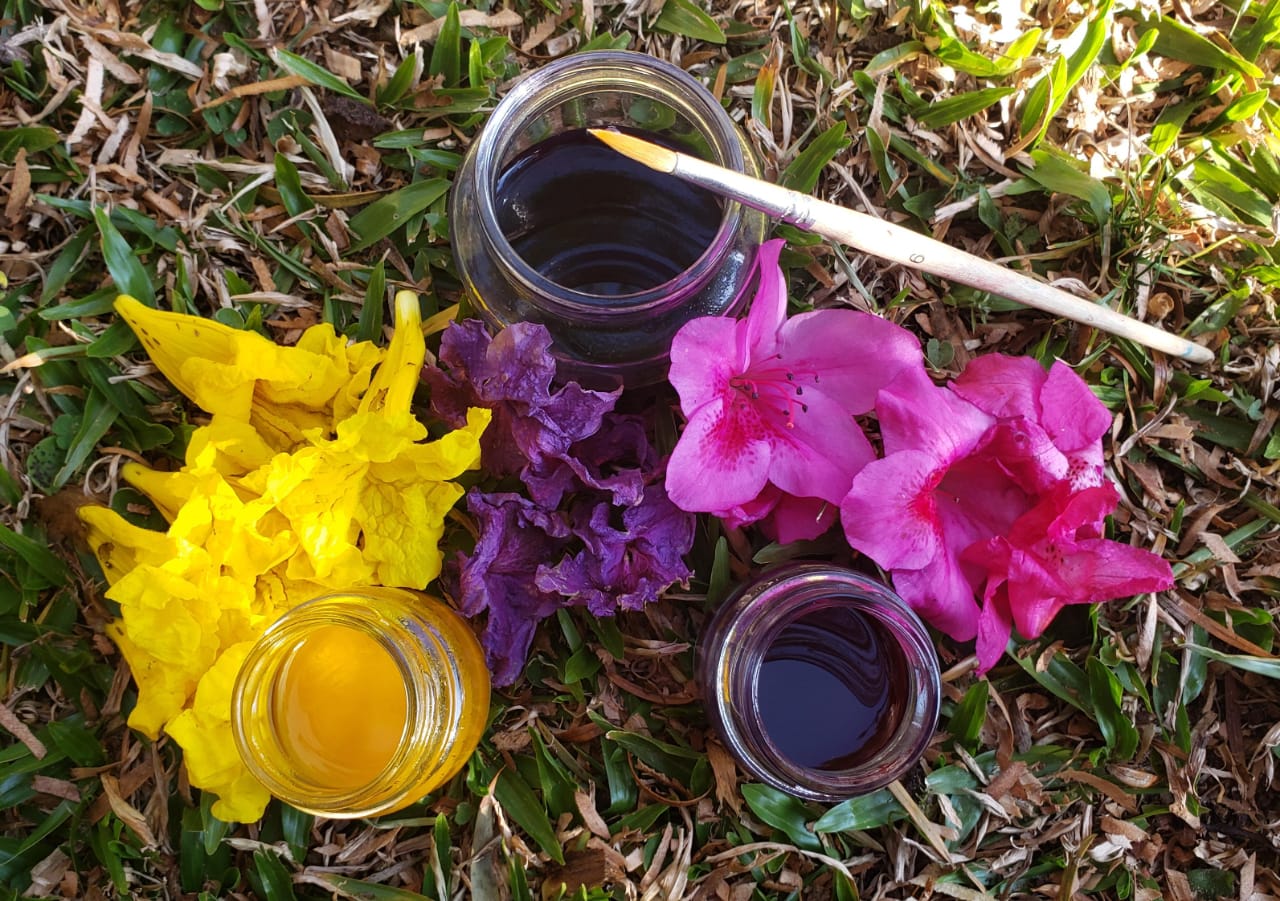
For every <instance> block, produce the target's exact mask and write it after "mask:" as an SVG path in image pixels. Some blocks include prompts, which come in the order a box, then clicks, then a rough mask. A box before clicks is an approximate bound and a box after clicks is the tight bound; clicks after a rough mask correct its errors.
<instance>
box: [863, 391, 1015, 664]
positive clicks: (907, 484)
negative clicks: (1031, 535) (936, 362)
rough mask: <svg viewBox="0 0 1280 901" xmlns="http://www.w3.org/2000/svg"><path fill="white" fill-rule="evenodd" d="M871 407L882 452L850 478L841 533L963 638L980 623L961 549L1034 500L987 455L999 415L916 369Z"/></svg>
mask: <svg viewBox="0 0 1280 901" xmlns="http://www.w3.org/2000/svg"><path fill="white" fill-rule="evenodd" d="M876 412H877V415H878V416H879V419H880V430H881V434H882V435H883V438H884V452H885V456H884V457H883V458H882V459H879V460H875V461H873V462H871V463H868V464H867V465H866V467H864V468H863V469H862V471H861V472H859V473H858V474H857V475H856V476H855V477H854V479H853V484H852V487H851V488H850V490H849V492H848V494H847V496H846V497H845V498H844V501H843V503H842V504H841V505H840V518H841V522H842V523H843V525H844V532H845V536H846V538H848V540H849V544H850V545H851V546H852V547H854V548H855V549H857V550H859V551H861V552H862V553H864V554H866V555H867V556H869V557H870V558H871V559H873V560H875V561H876V563H878V564H880V566H882V567H884V568H885V569H887V570H890V571H891V572H892V574H893V585H894V588H895V589H896V590H897V592H898V594H899V595H901V596H902V598H903V600H905V601H906V602H907V603H908V604H910V605H911V606H912V608H914V609H915V610H916V612H917V613H919V614H920V615H921V617H923V618H924V619H925V620H926V621H928V622H929V623H930V624H932V625H933V626H935V627H937V628H938V629H941V630H942V631H943V632H946V633H947V634H948V635H950V636H951V637H953V638H955V639H957V640H959V641H967V640H968V639H970V638H973V637H974V635H975V634H976V633H977V628H978V612H979V611H978V604H977V600H976V598H975V594H974V591H975V588H976V587H977V584H978V576H979V572H978V569H977V567H965V566H964V565H963V564H962V562H961V559H960V554H961V552H962V551H964V549H965V548H967V547H969V546H970V545H971V544H974V543H975V542H980V541H986V540H987V539H989V538H991V537H993V536H996V535H1003V534H1005V533H1006V532H1007V531H1008V530H1009V528H1010V527H1011V526H1012V525H1013V523H1014V521H1015V520H1017V518H1018V517H1019V516H1021V515H1022V514H1023V513H1025V512H1026V511H1027V510H1029V509H1030V508H1031V506H1032V501H1031V498H1030V497H1029V496H1028V494H1027V492H1026V491H1025V490H1023V488H1022V487H1021V486H1020V485H1019V484H1018V483H1017V481H1016V480H1015V479H1014V478H1013V477H1011V476H1010V474H1009V473H1008V472H1007V471H1006V470H1005V469H1004V468H1003V467H1002V466H1001V465H1000V462H999V460H998V459H996V458H994V457H992V456H991V455H990V454H989V453H987V448H988V444H989V442H990V440H991V437H992V435H993V433H994V432H995V428H996V425H997V420H996V419H995V418H994V417H993V416H991V415H989V414H987V413H984V412H983V411H982V410H979V409H978V408H977V407H975V406H974V405H973V404H971V403H969V402H968V401H966V400H964V399H963V398H961V397H959V396H957V395H956V394H954V393H953V392H951V391H949V390H947V389H946V388H939V387H937V386H936V385H934V384H933V382H932V381H930V379H929V377H928V375H926V374H925V373H924V372H923V371H915V370H908V371H906V372H904V373H903V374H902V375H900V376H899V378H898V379H897V380H896V381H895V382H894V383H893V384H892V385H890V386H889V387H888V388H886V389H885V390H883V391H881V392H880V396H879V399H878V400H877V402H876Z"/></svg>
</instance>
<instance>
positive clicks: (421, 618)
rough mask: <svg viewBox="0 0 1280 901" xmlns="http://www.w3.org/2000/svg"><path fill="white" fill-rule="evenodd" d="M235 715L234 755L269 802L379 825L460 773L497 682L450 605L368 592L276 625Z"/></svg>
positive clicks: (312, 606)
mask: <svg viewBox="0 0 1280 901" xmlns="http://www.w3.org/2000/svg"><path fill="white" fill-rule="evenodd" d="M231 703H232V709H231V725H232V729H233V731H234V734H235V741H236V747H237V749H238V750H239V752H240V756H241V758H242V759H243V760H244V762H245V765H246V766H247V767H248V768H249V770H250V772H252V773H253V775H254V776H255V777H256V778H257V779H258V781H260V782H261V783H262V784H263V785H264V786H265V787H266V788H267V790H268V791H269V792H271V794H273V795H275V796H276V797H277V798H280V799H282V800H284V801H287V802H288V803H289V804H292V805H293V806H294V807H297V808H298V809H300V810H307V811H310V812H312V813H317V814H321V815H323V816H329V817H362V816H373V815H376V814H381V813H387V812H390V811H393V810H397V809H399V808H401V807H405V806H407V805H409V804H412V803H413V802H415V801H417V800H419V799H420V798H422V797H423V796H424V795H426V794H427V793H428V792H430V791H432V790H434V789H436V788H438V787H440V786H441V785H443V784H444V783H445V782H447V781H448V780H449V779H451V778H452V777H453V776H454V774H456V773H457V772H458V771H459V770H460V769H461V768H462V766H463V764H465V763H466V761H467V759H468V758H469V757H470V756H471V753H472V752H473V751H474V750H475V748H476V745H477V744H478V743H479V741H480V737H481V735H482V734H483V732H484V727H485V723H486V722H487V720H488V714H489V672H488V669H487V668H486V667H485V663H484V654H483V651H482V650H481V648H480V644H479V642H478V641H476V638H475V635H474V634H473V633H472V632H471V629H470V627H469V626H468V625H467V623H466V621H465V620H463V619H462V617H460V616H459V615H458V614H457V613H455V612H454V611H453V610H451V609H450V608H449V607H447V606H446V605H445V604H444V603H443V602H441V601H438V600H436V599H434V598H430V597H427V596H425V595H420V594H417V593H414V592H409V591H402V590H399V589H391V588H360V589H355V590H352V591H349V592H345V593H341V594H334V595H330V596H326V597H321V598H317V599H315V600H313V601H308V602H307V603H305V604H300V605H299V606H297V607H295V608H294V609H292V610H290V611H289V612H287V613H285V614H284V616H282V617H281V618H280V619H278V620H277V621H276V622H275V623H274V624H273V625H272V626H271V627H270V628H269V629H268V630H267V632H266V633H265V634H264V635H263V636H262V638H261V639H259V640H258V642H257V643H256V644H255V645H254V646H253V648H252V649H251V650H250V651H249V655H248V657H246V658H245V662H244V664H243V665H242V666H241V668H240V673H239V675H238V676H237V679H236V684H235V688H234V693H233V695H232V702H231Z"/></svg>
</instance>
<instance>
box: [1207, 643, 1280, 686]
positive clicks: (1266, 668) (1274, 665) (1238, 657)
mask: <svg viewBox="0 0 1280 901" xmlns="http://www.w3.org/2000/svg"><path fill="white" fill-rule="evenodd" d="M1183 647H1184V648H1187V649H1188V650H1192V651H1195V652H1196V653H1197V654H1200V655H1201V656H1203V657H1206V658H1207V659H1209V660H1216V661H1217V662H1218V663H1225V664H1227V665H1228V666H1234V667H1235V668H1236V669H1239V670H1244V671H1245V672H1246V673H1256V674H1257V675H1259V676H1266V677H1267V678H1268V679H1280V657H1254V656H1252V655H1249V654H1224V653H1223V652H1222V651H1215V650H1214V649H1213V648H1208V647H1204V646H1203V645H1198V644H1185V645H1183Z"/></svg>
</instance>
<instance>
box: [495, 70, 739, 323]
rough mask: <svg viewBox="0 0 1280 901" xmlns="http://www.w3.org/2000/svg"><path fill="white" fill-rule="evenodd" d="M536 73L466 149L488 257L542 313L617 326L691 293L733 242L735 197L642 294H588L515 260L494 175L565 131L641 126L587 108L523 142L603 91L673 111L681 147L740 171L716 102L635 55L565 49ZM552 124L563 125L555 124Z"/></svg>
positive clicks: (680, 75) (691, 82) (735, 144)
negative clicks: (623, 316) (674, 267)
mask: <svg viewBox="0 0 1280 901" xmlns="http://www.w3.org/2000/svg"><path fill="white" fill-rule="evenodd" d="M536 74H537V80H536V83H535V82H534V81H533V80H531V79H529V78H526V79H525V80H523V81H521V82H520V83H519V84H517V85H516V86H515V87H514V88H512V90H511V91H510V92H509V93H508V94H507V95H506V96H505V97H504V98H503V99H502V101H501V102H500V103H499V104H498V106H497V107H496V108H495V109H494V111H493V114H492V115H491V116H490V118H489V121H488V122H487V123H486V124H485V126H484V128H483V129H482V130H481V133H480V136H479V138H478V139H477V143H476V145H475V148H474V155H475V159H476V169H475V177H476V183H477V186H478V191H477V197H476V198H475V201H476V208H477V212H478V215H479V217H480V220H481V224H482V227H483V228H482V230H483V233H484V234H485V236H486V240H487V241H488V242H489V243H490V246H491V251H492V255H493V257H494V259H496V260H497V261H499V263H500V265H502V266H504V267H506V268H507V270H508V274H509V276H510V277H511V278H512V279H513V280H514V281H516V282H517V283H519V284H520V285H521V287H522V289H523V293H524V294H525V295H527V299H528V301H529V302H530V303H532V304H533V305H535V306H538V307H542V308H543V309H544V311H545V312H554V313H558V314H561V315H563V314H571V315H575V316H579V317H582V318H584V319H587V320H594V319H597V318H603V317H607V319H608V321H610V322H613V323H617V322H618V321H619V320H618V315H619V313H630V314H641V313H645V312H648V311H652V310H655V309H661V308H665V307H667V306H670V305H673V304H678V303H679V302H681V301H682V300H683V299H684V298H685V297H686V296H691V295H692V294H693V293H694V292H695V291H696V290H697V288H698V287H700V286H701V285H702V284H704V283H705V282H706V281H707V280H709V279H711V278H713V277H714V276H715V275H716V273H717V272H718V271H719V269H720V266H721V263H722V260H723V258H724V256H725V254H726V253H728V252H729V251H730V249H731V247H732V243H733V238H734V235H735V233H736V232H737V230H738V228H739V225H740V221H741V218H742V215H743V211H742V207H741V205H740V204H738V203H737V202H734V201H730V200H727V199H724V200H722V201H721V216H720V222H719V225H718V227H717V229H716V232H715V235H714V237H713V238H712V239H711V242H710V244H708V245H707V246H706V247H705V248H703V249H702V251H701V252H700V253H699V255H698V257H697V258H696V259H695V260H693V262H692V263H690V264H689V265H688V266H687V267H686V268H685V269H684V270H683V271H681V272H679V273H677V274H676V275H674V276H672V277H671V278H669V279H667V280H666V281H663V282H662V283H660V284H656V285H653V286H651V287H647V288H644V289H643V290H638V291H633V292H628V293H616V294H614V293H609V294H597V293H592V292H590V291H583V290H579V289H576V288H572V287H568V286H566V285H563V284H561V283H560V282H557V281H554V280H552V279H550V278H547V277H546V276H545V275H543V274H542V273H541V272H539V271H538V270H537V269H536V268H534V266H532V265H530V264H529V263H528V262H527V261H526V260H525V259H524V258H523V257H521V256H520V254H519V252H518V251H517V250H516V249H515V248H514V247H513V246H512V244H511V242H510V241H509V240H508V238H507V235H506V234H505V233H504V231H503V229H502V227H501V224H500V222H499V215H498V205H497V197H496V195H497V186H498V180H499V178H500V177H501V175H502V173H503V171H504V169H505V167H506V166H507V164H509V163H510V162H511V160H512V158H514V156H516V154H517V153H519V152H520V151H522V150H524V149H527V148H528V147H530V146H533V145H535V144H538V143H541V141H542V140H544V139H546V138H549V137H552V136H554V135H556V134H561V133H563V132H564V131H567V130H569V129H570V128H572V129H579V128H596V127H601V128H605V127H611V126H622V127H630V128H639V129H645V128H646V123H645V122H643V121H634V120H629V121H623V120H621V119H619V118H617V117H614V116H611V115H610V116H606V115H603V114H602V113H601V112H600V111H595V112H592V111H590V110H587V111H586V114H585V115H583V116H582V117H581V119H580V121H574V122H573V123H572V124H571V125H567V127H565V128H563V129H561V130H557V129H555V128H554V127H552V128H551V130H549V131H547V132H546V133H545V134H543V135H541V136H537V137H532V138H531V135H530V132H531V131H532V130H534V128H535V126H537V125H538V123H539V120H542V119H544V118H545V117H548V116H553V115H554V114H555V113H556V112H557V111H558V110H561V109H562V108H564V107H566V106H567V105H570V104H573V103H575V102H580V101H583V100H584V98H589V97H591V96H592V95H597V96H600V95H607V94H617V95H625V96H630V97H632V98H634V99H635V101H636V102H637V103H639V104H643V103H645V102H649V103H652V104H654V105H655V108H656V107H662V108H665V110H666V111H667V113H670V114H673V115H674V116H675V117H676V122H677V124H679V125H680V130H682V131H685V132H687V134H688V135H690V136H692V138H693V142H692V143H694V144H696V145H697V149H696V150H694V149H693V148H692V147H691V148H690V152H694V153H696V154H697V155H705V156H707V157H708V158H709V160H710V161H711V162H713V163H716V164H718V165H720V166H724V167H726V168H729V169H733V170H735V171H738V172H743V171H745V170H746V161H745V159H744V156H743V150H742V146H741V144H740V143H739V141H738V139H737V136H736V134H735V133H734V131H733V126H732V124H731V123H730V122H729V121H728V119H727V117H725V114H724V110H723V108H722V107H721V106H720V105H719V104H718V103H717V102H716V101H715V98H714V97H712V96H711V94H710V93H709V92H708V91H707V90H706V88H705V87H703V86H702V85H701V84H700V83H699V82H698V81H697V80H696V79H694V78H693V77H692V76H690V75H689V74H688V73H686V72H684V71H683V70H682V69H679V68H677V67H675V66H673V65H671V64H669V63H665V62H662V61H661V60H657V59H654V58H653V57H650V56H647V55H645V54H643V53H637V52H634V51H625V50H616V51H612V50H605V51H589V52H586V53H578V54H573V55H571V56H567V57H564V58H562V59H559V60H556V61H555V62H553V63H550V64H549V65H547V66H544V67H542V68H541V69H539V70H538V72H537V73H536ZM548 85H549V86H550V87H548ZM535 98H536V100H537V102H536V103H534V102H533V100H534V99H535ZM574 112H575V113H576V112H577V110H574ZM562 118H563V117H562ZM561 125H566V123H565V122H563V121H562V122H561ZM673 177H674V176H673Z"/></svg>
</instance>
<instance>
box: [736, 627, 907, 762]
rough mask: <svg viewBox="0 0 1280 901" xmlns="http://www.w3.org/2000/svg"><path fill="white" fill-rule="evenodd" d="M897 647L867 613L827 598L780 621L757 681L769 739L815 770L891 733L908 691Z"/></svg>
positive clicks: (864, 752) (866, 749)
mask: <svg viewBox="0 0 1280 901" xmlns="http://www.w3.org/2000/svg"><path fill="white" fill-rule="evenodd" d="M908 677H909V676H908V673H907V664H906V659H905V658H904V656H903V654H902V649H901V648H900V647H899V646H898V644H897V642H896V641H894V640H893V638H892V637H891V636H890V635H889V634H888V633H887V632H886V631H885V629H884V627H883V626H881V625H880V624H879V623H877V622H876V621H875V620H874V619H872V618H870V617H866V616H863V615H862V614H861V613H858V612H856V611H854V610H851V609H849V608H847V607H839V606H832V607H827V608H825V609H823V610H819V611H816V612H814V613H810V614H808V615H806V616H802V617H800V619H798V620H796V621H795V622H793V623H791V624H790V625H788V626H786V627H785V628H783V630H782V632H781V634H779V636H778V638H777V639H776V640H775V641H774V642H773V644H772V645H770V646H769V649H768V651H766V652H765V657H764V662H763V663H762V664H761V665H760V673H759V677H758V681H757V683H756V699H757V703H758V704H759V711H760V721H761V723H762V724H763V725H764V729H765V732H766V733H768V735H769V739H770V740H771V741H772V742H773V744H774V747H776V748H777V749H778V750H779V751H781V752H782V754H783V755H785V756H786V757H787V758H789V759H790V760H791V761H792V762H793V763H795V764H798V765H799V766H802V767H806V768H808V769H815V770H828V771H834V770H847V769H850V768H852V767H854V766H857V765H859V764H861V763H863V762H865V761H867V760H869V759H870V758H871V757H872V756H873V755H874V754H875V753H876V752H877V751H879V750H880V749H881V748H882V747H884V745H885V744H886V743H887V742H888V741H889V739H890V738H891V737H892V735H893V732H894V731H895V730H896V729H897V726H898V723H899V721H900V720H901V718H902V715H903V711H904V706H905V703H906V694H907V680H908Z"/></svg>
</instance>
